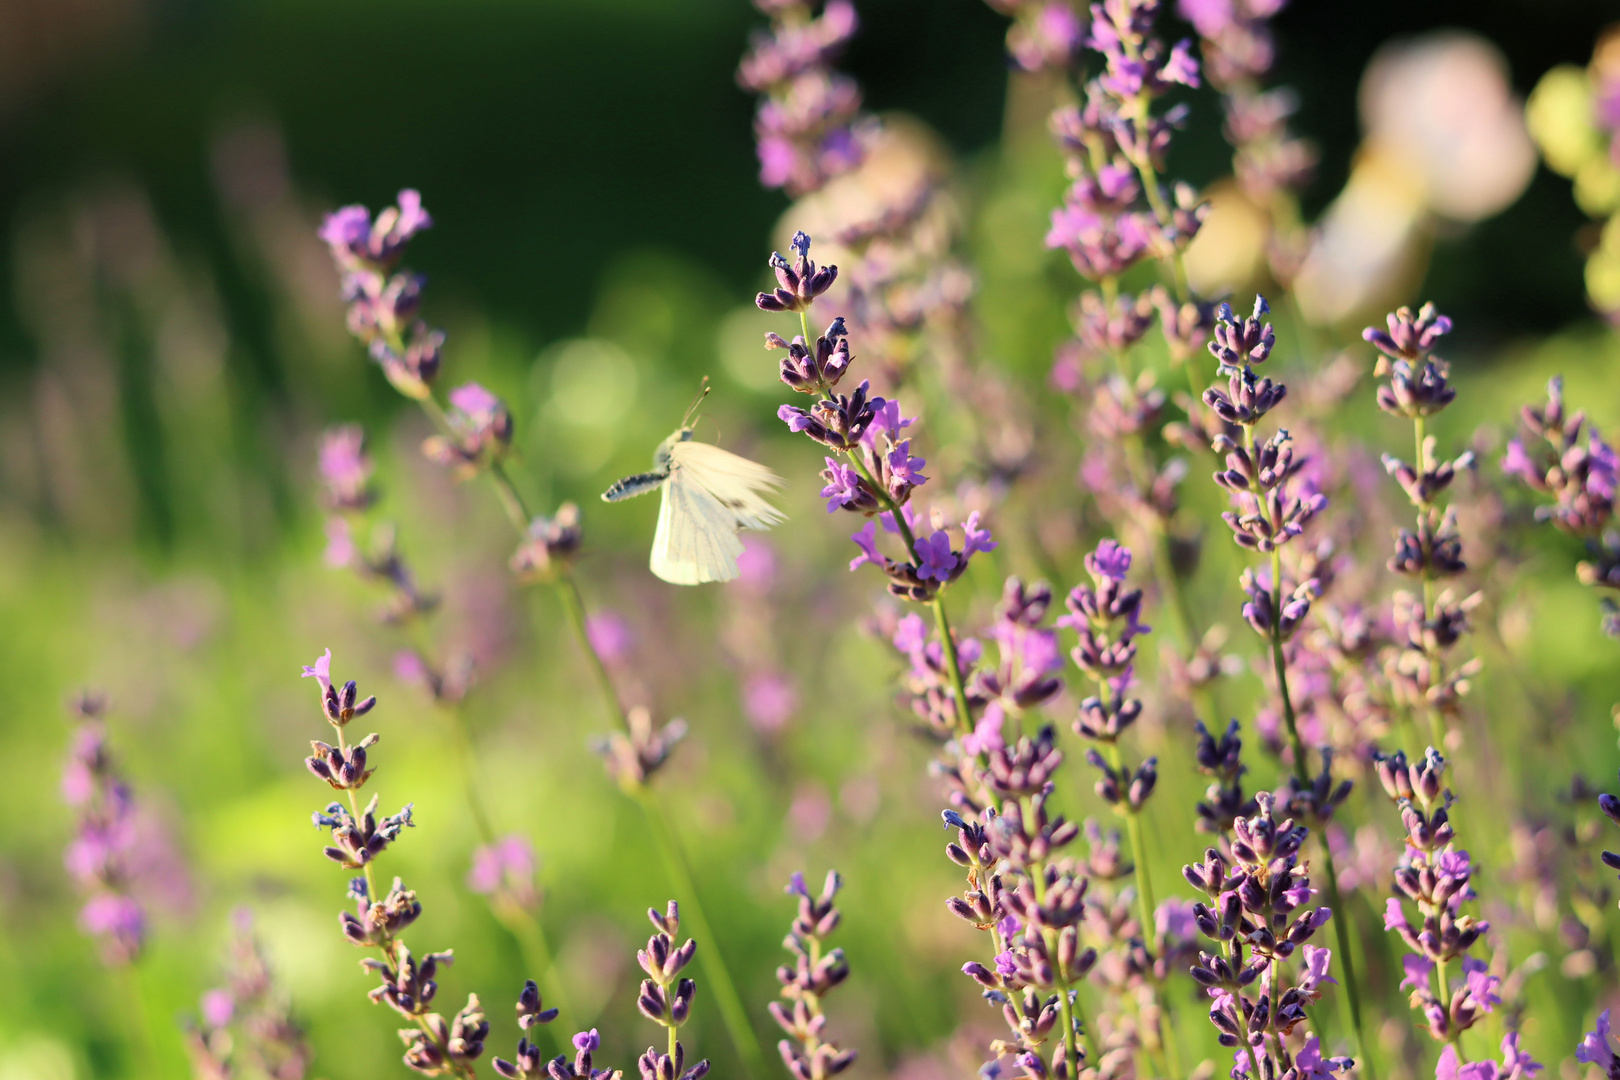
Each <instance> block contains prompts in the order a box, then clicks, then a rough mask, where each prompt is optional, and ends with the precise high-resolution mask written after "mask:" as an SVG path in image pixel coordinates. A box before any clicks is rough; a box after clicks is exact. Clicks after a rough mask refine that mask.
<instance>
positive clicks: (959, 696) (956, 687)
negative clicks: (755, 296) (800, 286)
mask: <svg viewBox="0 0 1620 1080" xmlns="http://www.w3.org/2000/svg"><path fill="white" fill-rule="evenodd" d="M799 318H800V319H801V320H803V319H805V315H804V313H803V312H800V313H799ZM806 326H807V327H808V320H806ZM808 332H809V331H808V329H807V330H806V333H808ZM807 340H808V339H807ZM827 393H828V394H829V395H831V393H832V391H830V390H829V391H827ZM844 454H845V456H846V457H848V458H849V460H850V461H851V462H853V463H854V464H855V467H856V468H857V469H859V470H860V472H861V475H862V476H863V477H865V479H866V481H867V483H869V484H871V486H872V490H873V491H875V492H877V494H878V499H879V501H880V502H881V503H882V505H883V508H884V509H885V510H887V511H888V513H889V516H890V517H891V518H893V519H894V523H895V526H896V527H897V528H898V529H899V530H900V539H901V540H903V541H904V542H905V545H906V550H907V551H908V552H910V554H911V557H912V558H913V559H915V560H916V561H917V562H918V563H919V564H920V563H921V562H922V556H921V555H919V554H918V553H917V538H916V537H915V536H913V535H912V532H911V526H910V525H908V524H906V515H905V513H904V512H902V511H901V509H900V507H899V506H898V505H897V504H896V503H895V501H894V500H893V499H892V498H890V497H889V494H888V492H887V490H886V489H885V488H884V486H883V485H882V484H879V483H878V482H877V478H876V477H874V476H873V475H872V471H871V470H870V469H869V468H867V465H866V462H865V461H864V460H862V458H861V455H860V454H857V453H856V452H855V451H854V450H846V451H844ZM929 604H930V606H931V607H932V608H933V609H934V626H935V628H936V629H937V630H938V631H939V645H940V648H941V649H943V650H944V652H945V670H946V671H947V672H948V673H949V674H950V677H951V691H952V693H953V694H955V696H956V724H957V730H958V732H959V733H960V734H963V735H966V734H967V733H969V732H970V731H972V730H973V718H972V716H971V715H970V714H969V712H968V704H967V688H966V685H965V684H964V683H963V681H962V658H961V657H960V656H958V655H957V651H956V638H955V637H953V636H952V635H951V619H950V616H949V615H947V614H946V612H945V598H944V597H943V596H942V595H941V594H940V593H935V594H934V598H933V600H931V601H930V602H929Z"/></svg>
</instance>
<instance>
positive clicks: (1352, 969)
mask: <svg viewBox="0 0 1620 1080" xmlns="http://www.w3.org/2000/svg"><path fill="white" fill-rule="evenodd" d="M1243 430H1244V433H1245V436H1246V437H1247V439H1248V442H1249V447H1250V452H1251V453H1252V452H1253V446H1254V428H1253V427H1245V428H1244V429H1243ZM1271 587H1272V590H1273V591H1272V605H1273V606H1272V610H1274V611H1281V610H1282V553H1281V551H1280V550H1279V549H1278V548H1272V549H1271ZM1271 662H1272V665H1273V667H1275V669H1276V672H1277V695H1278V697H1280V698H1281V699H1282V709H1283V722H1284V723H1285V724H1286V725H1287V727H1288V743H1289V746H1290V748H1291V749H1292V750H1293V754H1294V776H1295V778H1296V779H1298V780H1299V782H1300V783H1301V784H1303V785H1307V786H1308V785H1309V784H1310V777H1309V775H1308V774H1307V772H1306V767H1305V747H1304V744H1303V743H1302V742H1301V741H1300V738H1299V729H1298V726H1297V725H1296V723H1295V720H1294V700H1293V696H1292V695H1291V694H1290V693H1289V691H1288V665H1287V664H1286V663H1285V662H1284V660H1283V647H1282V620H1280V619H1277V620H1274V621H1273V622H1272V624H1271ZM1321 849H1322V867H1323V869H1325V870H1326V871H1327V893H1328V906H1329V907H1330V908H1332V910H1333V911H1334V912H1335V913H1336V914H1337V915H1338V918H1336V919H1334V920H1333V938H1334V940H1335V941H1336V942H1337V943H1338V946H1339V958H1340V964H1341V965H1342V966H1343V968H1344V996H1343V999H1342V1000H1343V1001H1344V1003H1345V1006H1346V1008H1347V1009H1348V1010H1349V1013H1350V1016H1349V1020H1350V1033H1351V1036H1352V1037H1353V1038H1354V1040H1355V1046H1356V1060H1357V1061H1358V1062H1360V1063H1361V1067H1362V1070H1363V1071H1364V1072H1365V1074H1366V1075H1367V1077H1368V1080H1377V1074H1376V1073H1374V1072H1373V1065H1372V1059H1371V1058H1369V1057H1368V1056H1367V1044H1366V1039H1365V1038H1363V1036H1362V1028H1361V989H1360V985H1359V984H1358V983H1357V982H1356V962H1355V954H1354V952H1353V951H1352V950H1351V948H1350V918H1349V913H1348V912H1346V911H1345V909H1344V900H1343V899H1342V898H1341V897H1340V895H1339V872H1338V870H1337V868H1336V867H1334V865H1333V851H1332V849H1331V848H1330V847H1329V846H1328V843H1327V839H1326V837H1325V836H1324V837H1323V838H1322V844H1321Z"/></svg>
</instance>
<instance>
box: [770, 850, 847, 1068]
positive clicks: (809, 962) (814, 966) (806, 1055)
mask: <svg viewBox="0 0 1620 1080" xmlns="http://www.w3.org/2000/svg"><path fill="white" fill-rule="evenodd" d="M843 885H844V881H843V879H842V878H841V877H839V876H838V871H836V870H829V871H827V880H826V882H825V883H824V884H823V885H822V888H821V895H820V896H812V895H811V893H810V889H809V887H808V886H806V885H805V883H804V875H803V874H800V873H795V874H794V875H793V877H792V879H791V880H790V881H789V882H788V887H787V892H788V895H789V896H796V897H798V898H799V911H798V914H797V915H795V916H794V919H793V925H792V927H791V928H789V930H788V935H787V937H786V938H784V939H783V941H782V946H783V948H785V949H787V950H788V952H790V953H792V954H793V963H792V964H784V965H782V966H781V967H779V968H777V969H776V981H777V982H779V983H781V984H782V997H783V999H784V1001H785V1002H786V1004H784V1003H783V1002H779V1001H773V1002H771V1006H770V1009H771V1018H772V1019H774V1020H775V1021H776V1023H777V1025H778V1026H779V1027H781V1029H782V1030H783V1031H784V1032H785V1033H786V1034H787V1038H785V1039H783V1040H781V1041H780V1042H778V1043H777V1044H776V1048H777V1049H778V1050H779V1051H780V1052H781V1054H782V1060H783V1062H785V1063H786V1064H787V1067H788V1071H789V1072H791V1073H792V1074H793V1076H794V1080H827V1078H828V1077H830V1076H837V1075H838V1074H839V1073H841V1072H843V1071H844V1070H845V1069H847V1068H849V1067H850V1066H851V1065H853V1064H855V1051H854V1050H840V1049H839V1048H838V1044H837V1043H835V1042H833V1041H832V1040H830V1039H827V1038H826V1029H827V1014H826V1013H824V1012H823V1011H822V1001H823V999H824V998H825V997H826V996H827V994H828V992H829V991H831V990H833V989H835V988H836V987H837V986H838V985H839V984H840V983H842V982H843V981H844V980H845V979H847V978H849V963H848V961H846V960H845V959H844V950H843V949H840V948H834V949H830V950H829V949H827V948H826V939H827V938H828V937H829V936H830V935H831V934H832V932H833V931H834V930H836V929H838V923H839V922H840V920H842V918H843V914H842V913H841V912H840V911H839V910H838V908H837V907H835V906H834V905H833V897H835V896H837V895H838V890H839V889H841V888H842V887H843Z"/></svg>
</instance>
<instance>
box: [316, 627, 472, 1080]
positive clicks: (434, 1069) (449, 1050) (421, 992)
mask: <svg viewBox="0 0 1620 1080" xmlns="http://www.w3.org/2000/svg"><path fill="white" fill-rule="evenodd" d="M303 677H304V678H306V679H314V680H315V682H316V684H317V685H318V686H319V688H320V695H321V713H322V715H323V716H324V717H325V718H326V721H327V723H329V724H331V725H332V728H333V730H334V731H335V732H336V733H337V737H338V742H337V745H336V746H330V745H328V744H326V743H323V742H316V743H314V744H313V745H314V748H315V753H314V754H313V755H311V756H310V757H308V758H306V759H305V764H306V765H307V766H308V768H309V770H310V772H312V773H314V774H315V775H316V776H317V777H318V778H320V779H322V780H324V781H326V782H327V783H328V784H330V785H331V786H332V787H334V788H337V789H338V790H341V791H343V792H344V793H345V794H346V795H347V797H348V802H349V805H348V806H347V807H345V806H344V805H343V804H342V803H333V804H332V805H330V806H328V807H327V809H326V812H325V813H320V814H316V815H314V821H315V825H316V827H317V828H329V829H331V830H332V844H331V845H330V846H329V847H328V848H327V849H326V855H327V857H328V858H330V859H332V860H333V861H334V862H337V863H339V864H340V865H342V866H345V867H350V868H361V867H364V868H366V874H367V876H366V877H364V878H356V879H353V880H352V881H351V882H350V886H349V894H350V895H351V896H352V897H353V898H354V899H355V902H356V911H355V912H354V913H350V912H344V913H342V915H341V916H340V922H341V926H342V930H343V936H344V937H345V938H347V939H348V940H349V941H350V942H351V943H353V944H354V945H357V946H360V947H362V948H375V949H377V950H378V951H379V952H380V953H381V956H380V957H367V958H366V959H364V960H362V961H361V962H360V966H361V967H362V968H363V969H364V970H366V971H368V972H371V973H372V974H373V975H375V976H376V977H377V980H378V985H377V986H376V988H374V989H373V990H372V991H371V993H370V997H371V1000H372V1001H373V1002H377V1003H379V1004H381V1003H386V1004H387V1005H388V1006H389V1007H390V1008H392V1009H393V1010H394V1011H396V1012H398V1013H399V1014H400V1015H401V1016H403V1017H405V1018H407V1019H408V1020H410V1021H411V1022H412V1023H413V1024H415V1025H416V1026H415V1027H412V1028H407V1029H405V1030H403V1031H401V1032H400V1037H401V1039H403V1040H404V1043H405V1057H404V1060H405V1064H406V1065H407V1066H409V1067H410V1068H411V1069H412V1070H414V1071H416V1072H419V1073H422V1074H424V1075H427V1076H441V1075H447V1074H453V1075H456V1076H460V1077H471V1076H472V1075H473V1072H472V1063H473V1062H474V1061H476V1060H477V1059H478V1058H479V1057H480V1056H482V1054H483V1052H484V1039H485V1038H486V1037H487V1036H488V1034H489V1024H488V1022H487V1021H485V1019H484V1014H483V1011H482V1009H481V1008H480V1007H479V1004H478V996H477V995H476V994H470V995H468V998H467V1004H466V1006H465V1007H464V1008H462V1009H461V1011H460V1012H458V1013H456V1015H455V1016H454V1017H452V1018H451V1019H449V1020H446V1019H445V1018H444V1017H443V1016H441V1015H440V1014H438V1013H436V1012H432V1011H431V1010H430V1008H429V1007H430V1006H431V1005H432V1003H433V999H434V997H435V996H436V995H437V993H438V982H437V975H438V970H439V968H440V967H441V966H446V965H448V964H450V963H451V961H452V959H453V956H452V953H450V952H449V951H445V952H436V953H428V954H426V955H425V956H423V957H421V958H420V959H418V958H417V957H415V956H413V955H412V954H411V951H410V949H409V948H407V947H406V945H405V942H404V941H402V940H401V939H400V938H399V936H398V935H399V933H400V931H402V930H403V929H404V928H405V927H406V926H408V925H410V924H411V923H413V922H415V921H416V919H417V918H418V917H419V916H420V915H421V913H422V905H421V904H420V903H419V902H418V901H417V899H416V894H415V893H414V892H411V891H409V890H407V889H406V888H405V887H404V885H403V883H402V882H400V881H399V880H398V879H397V878H396V879H395V881H394V885H393V888H392V889H390V890H389V892H388V895H387V896H386V897H384V898H382V899H381V900H376V899H374V898H373V897H372V895H371V889H370V886H369V884H368V882H369V879H370V869H369V866H370V863H371V861H372V860H373V859H374V858H375V857H376V855H378V854H379V853H380V852H381V851H382V850H383V849H384V848H386V847H387V846H388V844H389V843H390V842H392V841H393V840H395V839H396V838H398V836H399V834H400V833H401V832H402V831H403V830H404V829H405V828H406V827H407V826H409V825H411V824H413V823H412V821H411V808H410V806H409V805H407V806H406V807H405V808H404V809H403V810H401V811H400V812H399V813H398V814H396V815H394V816H393V817H389V818H383V819H381V820H378V818H377V816H376V806H377V800H376V799H375V798H373V799H372V801H371V803H370V804H369V805H368V806H367V807H366V809H365V810H364V811H360V810H359V809H358V808H357V807H358V803H357V802H356V799H355V792H356V791H358V790H359V789H360V788H362V787H364V786H365V783H366V781H367V780H368V779H370V777H371V774H372V772H373V770H372V769H370V768H368V767H367V762H366V750H367V748H369V747H371V746H373V745H375V744H376V742H377V738H378V737H377V735H376V734H375V733H373V734H371V735H368V736H366V737H365V738H364V739H362V740H360V741H359V742H358V743H353V744H351V743H349V742H348V740H347V739H346V738H345V737H344V729H345V728H346V727H347V726H348V724H349V723H350V722H351V721H352V720H353V719H354V718H355V717H357V716H364V715H366V714H367V713H369V712H370V711H371V710H372V708H373V707H374V706H375V705H376V703H377V699H376V698H374V697H367V698H365V699H361V698H360V693H359V691H358V690H357V689H356V687H355V684H354V682H353V681H352V680H351V681H349V682H346V683H344V684H343V685H342V686H338V685H336V684H335V683H334V682H333V680H332V650H330V649H327V650H326V651H325V652H324V653H323V654H322V655H321V657H320V659H318V660H316V661H315V663H314V664H313V665H310V666H306V667H305V668H304V673H303Z"/></svg>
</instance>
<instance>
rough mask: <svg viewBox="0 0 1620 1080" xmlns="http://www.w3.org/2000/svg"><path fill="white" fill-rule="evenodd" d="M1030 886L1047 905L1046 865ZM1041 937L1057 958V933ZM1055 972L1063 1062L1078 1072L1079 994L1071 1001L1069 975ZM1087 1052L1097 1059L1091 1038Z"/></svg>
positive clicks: (1058, 969)
mask: <svg viewBox="0 0 1620 1080" xmlns="http://www.w3.org/2000/svg"><path fill="white" fill-rule="evenodd" d="M1030 884H1032V885H1034V886H1035V900H1036V902H1037V903H1041V904H1044V903H1046V868H1045V866H1044V865H1043V866H1041V867H1039V868H1038V870H1037V872H1036V873H1034V874H1031V875H1030ZM1041 937H1042V938H1044V939H1045V941H1046V951H1047V955H1049V956H1057V955H1058V935H1057V931H1056V930H1052V929H1050V928H1046V929H1043V930H1042V931H1041ZM1055 970H1056V982H1057V988H1058V1012H1059V1014H1060V1015H1061V1016H1062V1017H1063V1053H1064V1058H1063V1060H1064V1061H1065V1062H1067V1063H1069V1068H1070V1070H1071V1072H1077V1071H1078V1067H1077V1066H1078V1062H1079V1061H1080V1058H1079V1057H1078V1054H1077V1051H1076V1045H1075V1035H1074V1020H1075V1015H1076V1013H1077V1012H1078V1011H1079V1008H1080V1001H1079V994H1078V993H1075V994H1073V995H1072V996H1073V998H1074V1000H1072V1001H1071V1000H1070V997H1071V994H1070V990H1069V979H1068V975H1067V974H1066V973H1065V972H1064V971H1063V965H1062V964H1058V965H1056V968H1055ZM1086 1030H1087V1031H1088V1032H1089V1031H1090V1029H1089V1028H1087V1029H1086ZM1085 1051H1086V1060H1087V1061H1091V1060H1094V1059H1095V1051H1094V1050H1093V1049H1092V1046H1091V1040H1090V1038H1089V1037H1088V1038H1087V1039H1086V1043H1085Z"/></svg>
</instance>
